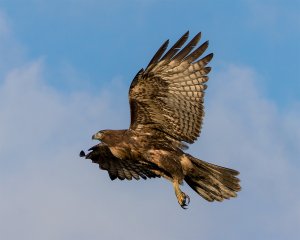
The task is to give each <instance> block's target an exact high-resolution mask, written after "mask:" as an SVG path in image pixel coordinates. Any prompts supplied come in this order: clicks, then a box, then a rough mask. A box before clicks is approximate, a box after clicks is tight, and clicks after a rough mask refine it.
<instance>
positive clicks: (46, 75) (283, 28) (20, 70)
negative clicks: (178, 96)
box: [0, 0, 300, 240]
mask: <svg viewBox="0 0 300 240" xmlns="http://www.w3.org/2000/svg"><path fill="white" fill-rule="evenodd" d="M299 26H300V2H299V1H292V0H287V1H279V0H278V1H267V0H261V1H258V0H257V1H256V0H252V1H250V0H249V1H233V0H232V1H184V2H183V1H170V0H162V1H158V0H141V1H138V0H128V1H121V0H115V1H96V0H86V1H83V0H77V1H75V0H74V1H67V0H64V1H56V0H53V1H43V0H28V1H18V0H7V1H6V0H0V52H1V54H0V113H1V119H0V133H1V134H0V154H1V158H0V238H1V239H25V240H26V239H31V240H32V239H64V240H68V239H72V240H73V239H99V238H100V239H108V238H110V239H118V238H121V237H122V238H123V239H140V238H141V237H142V238H143V239H153V238H156V239H182V238H189V239H199V238H203V239H209V240H213V239H220V238H223V239H275V240H277V239H299V237H300V231H299V227H298V225H299V222H300V204H299V201H298V199H299V198H300V190H299V187H298V185H299V183H300V177H299V170H300V164H299V154H300V150H299V149H300V145H299V143H300V124H299V123H298V121H299V118H300V94H299V89H300V57H299V55H300V44H299V42H300V28H299ZM186 30H190V33H191V35H194V34H196V33H197V32H198V31H201V32H202V37H203V40H202V41H205V40H209V41H210V47H209V51H211V52H214V54H215V55H214V56H215V57H214V59H213V61H212V63H211V66H212V67H213V71H212V73H211V74H210V81H209V83H208V85H209V87H208V89H207V94H206V118H205V120H204V128H203V131H202V134H201V137H200V139H199V140H198V141H197V143H195V144H194V145H192V146H191V147H190V150H189V151H190V152H191V153H193V154H194V155H195V156H197V157H199V158H202V159H205V160H207V161H209V162H213V163H216V164H219V165H224V166H228V167H232V168H234V169H237V170H239V171H240V172H241V176H240V177H241V179H242V187H243V190H242V192H241V193H240V194H239V197H238V198H237V199H234V200H230V201H226V202H223V203H221V204H219V203H213V204H211V203H206V202H205V201H204V200H203V199H201V198H200V197H199V196H197V195H196V194H195V193H193V192H192V190H189V189H188V187H186V186H184V190H185V192H187V193H188V194H189V195H190V196H191V198H192V199H191V201H192V202H191V205H190V207H189V210H187V211H183V210H182V209H180V208H179V207H178V204H177V202H176V199H175V196H174V193H173V190H172V187H171V185H170V184H169V183H168V182H167V181H163V180H152V181H145V182H143V181H139V182H116V181H114V182H111V181H110V180H109V178H108V176H107V174H106V173H105V172H103V171H99V170H98V169H97V166H96V165H93V164H91V163H90V162H88V161H84V160H83V159H80V158H79V157H78V152H79V151H80V150H81V149H86V148H88V147H89V146H91V145H92V144H94V142H92V141H91V140H90V137H91V135H92V134H93V133H94V132H96V131H98V130H100V129H105V128H112V129H118V128H127V127H128V124H129V106H128V102H127V92H128V87H129V85H130V82H131V80H132V77H133V76H134V75H135V74H136V72H137V71H138V70H139V69H140V68H142V67H145V66H146V65H147V63H148V61H149V60H150V59H151V57H152V55H153V54H154V52H155V51H156V50H157V48H158V47H159V46H160V44H161V43H162V42H163V41H165V40H166V39H168V38H169V39H170V41H171V43H174V42H175V41H176V40H177V39H178V38H179V37H180V36H181V35H182V34H183V33H184V32H186ZM1 235H3V236H1Z"/></svg>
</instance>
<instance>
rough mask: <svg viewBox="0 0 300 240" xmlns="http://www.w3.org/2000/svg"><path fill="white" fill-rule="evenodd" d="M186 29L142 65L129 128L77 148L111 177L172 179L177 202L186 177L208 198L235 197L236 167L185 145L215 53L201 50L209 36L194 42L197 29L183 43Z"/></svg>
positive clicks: (195, 129) (194, 133)
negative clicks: (211, 159)
mask: <svg viewBox="0 0 300 240" xmlns="http://www.w3.org/2000/svg"><path fill="white" fill-rule="evenodd" d="M188 35H189V32H187V33H185V34H184V35H183V36H182V37H181V38H180V39H179V40H178V41H177V42H176V43H175V44H174V45H173V47H171V48H170V49H169V50H168V51H167V52H166V53H165V51H166V49H167V46H168V43H169V40H168V41H166V42H165V43H164V44H163V45H162V46H161V47H160V48H159V49H158V51H157V52H156V54H155V55H154V57H153V58H152V59H151V61H150V63H149V64H148V66H147V67H146V69H145V70H144V69H141V70H140V71H139V72H138V73H137V75H136V76H135V78H134V79H133V81H132V83H131V86H130V89H129V103H130V113H131V122H130V126H129V129H125V130H101V131H99V132H97V133H96V134H94V135H93V137H92V138H93V139H96V140H99V141H100V143H99V144H97V145H95V146H93V147H92V148H90V149H89V151H90V152H89V153H88V154H85V153H84V152H83V151H81V152H80V156H81V157H85V158H87V159H91V160H92V161H93V162H94V163H97V164H99V167H100V168H101V169H103V170H107V171H108V174H109V176H110V178H111V179H112V180H114V179H116V178H119V179H121V180H124V179H128V180H131V179H132V178H134V179H137V180H138V179H139V178H143V179H146V178H154V177H164V178H166V179H168V180H170V181H171V182H172V183H173V186H174V190H175V195H176V197H177V200H178V203H179V204H180V206H181V207H183V208H186V206H187V205H188V204H189V201H190V198H189V196H188V195H187V194H185V193H184V192H182V191H181V189H180V188H179V187H180V185H181V184H182V183H183V181H185V182H186V183H187V184H188V185H189V186H190V187H191V188H192V189H193V190H195V191H196V192H197V193H198V194H199V195H200V196H202V197H203V198H204V199H206V200H207V201H214V200H216V201H222V200H223V199H228V198H230V197H236V196H237V194H236V192H238V191H239V190H240V189H241V188H240V185H239V179H238V178H237V177H236V176H237V175H238V174H239V172H237V171H235V170H233V169H229V168H224V167H220V166H217V165H214V164H211V163H207V162H205V161H203V160H200V159H197V158H195V157H193V156H191V155H190V154H188V153H185V152H184V151H183V150H184V149H186V148H187V145H186V143H189V144H191V143H193V142H194V141H195V140H196V139H197V138H198V136H199V134H200V130H201V125H202V120H203V116H204V111H203V109H204V106H203V101H204V91H205V89H206V87H207V86H206V84H205V83H206V82H207V80H208V76H207V74H208V73H209V72H210V70H211V68H210V67H207V64H208V63H209V62H210V60H211V59H212V57H213V54H212V53H210V54H208V55H206V56H205V57H202V58H200V57H201V56H202V54H203V53H204V52H205V50H206V49H207V47H208V41H206V42H204V43H203V44H202V45H200V46H199V47H196V46H197V44H198V42H199V40H200V37H201V34H200V33H198V34H197V35H196V36H195V37H194V38H193V39H192V40H191V41H190V42H189V43H187V44H186V45H185V46H184V47H182V46H183V45H184V43H185V42H186V41H187V39H188Z"/></svg>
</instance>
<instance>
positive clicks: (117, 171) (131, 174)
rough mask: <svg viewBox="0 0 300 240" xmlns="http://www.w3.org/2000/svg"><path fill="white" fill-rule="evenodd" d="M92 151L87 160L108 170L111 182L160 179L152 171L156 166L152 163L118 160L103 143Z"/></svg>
mask: <svg viewBox="0 0 300 240" xmlns="http://www.w3.org/2000/svg"><path fill="white" fill-rule="evenodd" d="M90 150H91V152H89V153H88V154H87V155H86V156H85V158H87V159H91V160H92V162H94V163H97V164H99V167H100V169H103V170H107V172H108V174H109V177H110V179H111V180H115V179H116V178H119V179H121V180H124V179H127V180H131V179H132V178H134V179H136V180H139V179H140V177H141V178H143V179H147V178H155V177H160V176H159V175H157V174H156V173H154V172H153V171H152V170H151V169H155V166H152V165H151V163H146V162H139V161H136V160H131V159H124V160H121V159H119V158H116V157H115V156H114V155H113V154H112V153H111V151H110V150H109V148H108V146H107V145H105V144H103V143H100V144H98V145H95V146H94V147H92V148H90Z"/></svg>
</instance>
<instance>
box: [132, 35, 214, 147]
mask: <svg viewBox="0 0 300 240" xmlns="http://www.w3.org/2000/svg"><path fill="white" fill-rule="evenodd" d="M188 35H189V32H187V33H185V34H184V35H183V36H182V37H181V38H180V39H179V40H178V41H177V42H176V43H175V44H174V46H173V47H172V48H171V49H170V50H169V51H168V52H167V53H166V54H165V55H163V54H164V52H165V50H166V48H167V46H168V42H169V41H166V42H165V43H164V44H163V45H162V46H161V47H160V49H159V50H158V51H157V52H156V54H155V55H154V57H153V58H152V60H151V61H150V63H149V65H148V66H147V68H146V69H145V70H143V69H142V70H140V71H139V73H138V74H137V75H136V77H135V78H134V79H133V81H132V83H131V86H130V89H129V102H130V111H131V123H130V128H131V129H133V130H136V131H142V132H147V131H149V130H159V131H161V132H164V133H165V134H166V135H167V136H168V137H171V138H172V139H174V140H175V141H184V142H188V143H193V142H194V141H195V140H196V139H197V137H198V136H199V134H200V130H201V124H202V119H203V116H204V111H203V108H204V107H203V100H204V90H205V89H206V85H205V82H206V81H207V80H208V77H207V74H208V73H209V72H210V69H211V68H210V67H206V65H207V64H208V63H209V61H210V60H211V59H212V57H213V54H212V53H211V54H208V55H207V56H205V57H203V58H201V59H200V60H199V57H200V56H201V55H202V54H203V53H204V51H205V50H206V49H207V47H208V41H206V42H205V43H203V44H202V45H201V46H199V47H198V48H196V49H195V50H194V51H192V50H193V49H194V48H195V46H196V45H197V43H198V42H199V40H200V36H201V34H200V33H198V34H197V35H196V36H195V37H194V38H193V39H192V40H191V41H190V42H189V43H188V44H186V46H185V47H183V48H182V49H181V47H182V46H183V44H184V43H185V42H186V40H187V38H188ZM179 50H180V51H179Z"/></svg>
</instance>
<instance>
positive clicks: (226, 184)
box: [184, 155, 241, 202]
mask: <svg viewBox="0 0 300 240" xmlns="http://www.w3.org/2000/svg"><path fill="white" fill-rule="evenodd" d="M187 156H188V157H189V159H190V160H191V162H192V163H193V170H192V171H191V172H190V173H189V174H188V175H187V176H185V178H184V180H185V181H186V182H187V184H188V185H189V186H190V187H191V188H192V189H194V190H195V191H196V192H197V193H198V194H199V195H200V196H202V197H203V198H204V199H206V200H207V201H209V202H212V201H214V200H216V201H223V199H228V198H230V197H236V196H237V194H236V192H238V191H240V190H241V187H240V185H239V182H240V180H239V179H238V178H237V177H236V176H237V175H238V174H239V172H238V171H235V170H233V169H229V168H224V167H220V166H217V165H214V164H211V163H207V162H205V161H202V160H200V159H197V158H194V157H193V156H191V155H187Z"/></svg>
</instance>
